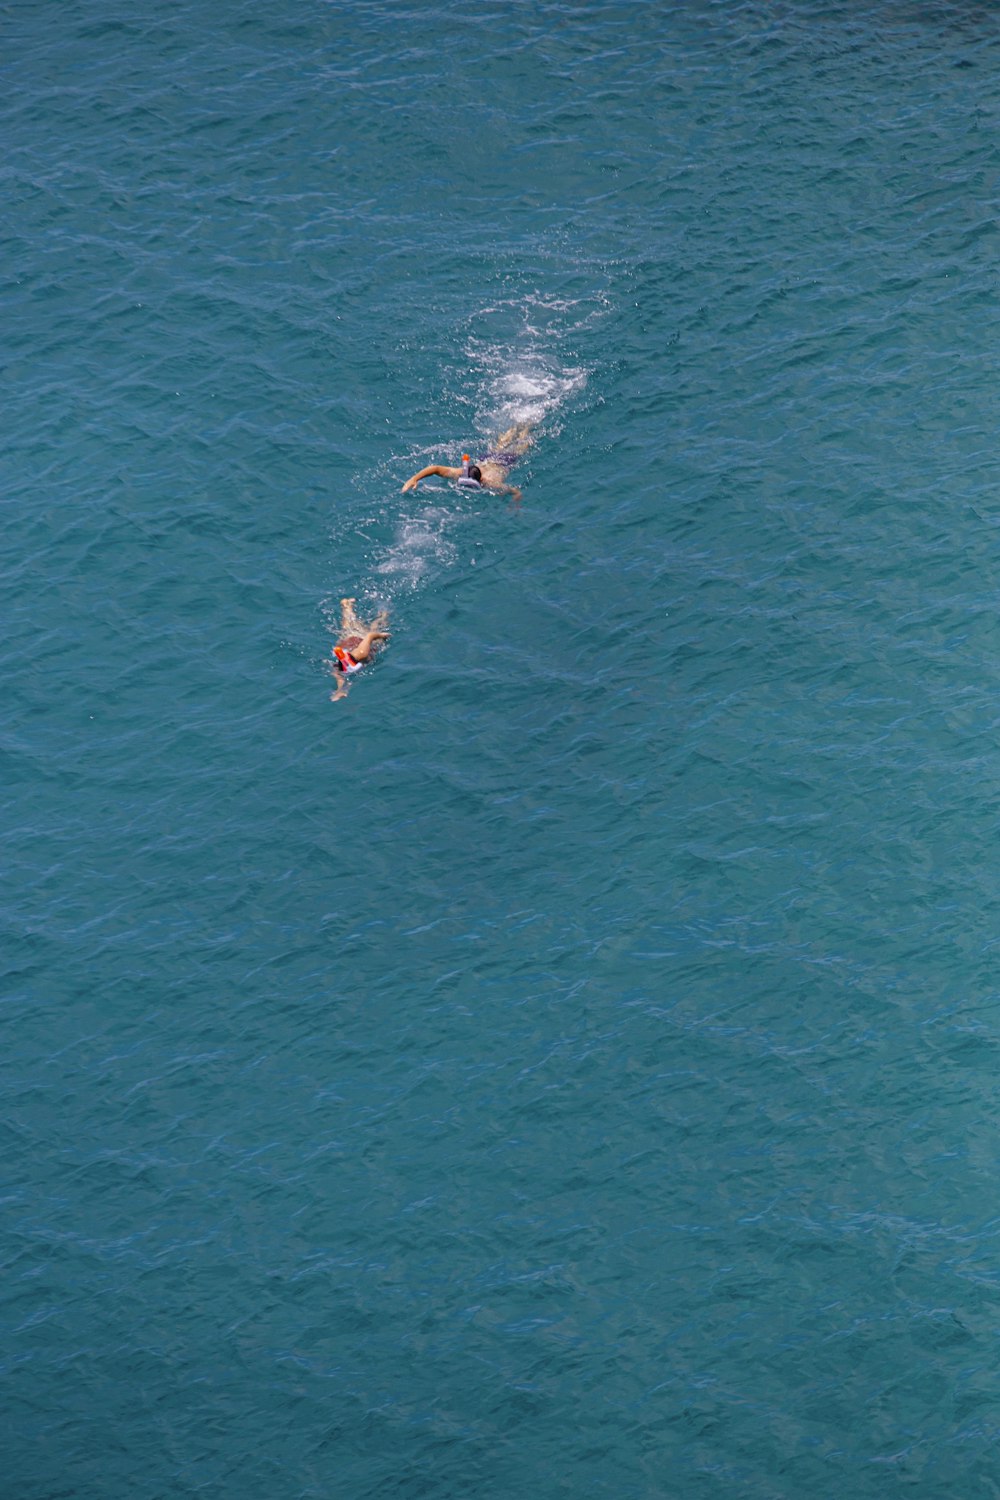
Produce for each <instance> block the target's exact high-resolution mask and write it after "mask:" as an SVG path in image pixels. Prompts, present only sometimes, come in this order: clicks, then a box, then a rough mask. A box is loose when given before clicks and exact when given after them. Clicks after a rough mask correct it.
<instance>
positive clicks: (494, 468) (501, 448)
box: [403, 422, 534, 500]
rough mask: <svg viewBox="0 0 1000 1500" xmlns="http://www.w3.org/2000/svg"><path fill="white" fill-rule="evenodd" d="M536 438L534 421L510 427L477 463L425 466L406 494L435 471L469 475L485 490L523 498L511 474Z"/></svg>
mask: <svg viewBox="0 0 1000 1500" xmlns="http://www.w3.org/2000/svg"><path fill="white" fill-rule="evenodd" d="M533 441H534V439H533V438H532V436H531V423H530V422H521V423H520V424H519V425H518V426H516V427H508V429H507V431H506V432H502V433H501V434H500V436H499V437H498V438H497V440H496V446H495V447H494V448H491V449H490V451H489V453H487V454H486V455H485V457H483V458H481V459H479V460H478V461H477V462H476V463H474V464H469V465H468V467H466V466H465V465H464V464H463V466H462V467H461V468H460V469H454V468H451V467H449V465H447V464H431V465H430V466H429V467H428V468H426V469H421V470H420V473H419V474H414V475H413V476H412V478H410V479H408V480H407V481H406V483H405V484H404V485H403V493H404V494H405V493H406V491H407V490H415V489H416V487H417V485H418V484H419V483H420V481H421V479H429V478H430V476H431V475H432V474H437V475H438V477H439V478H441V479H463V478H465V477H468V478H469V479H474V480H476V482H477V483H478V484H481V485H482V486H483V487H484V488H485V489H488V490H496V491H497V493H498V494H501V495H510V496H511V498H512V499H514V500H520V498H521V491H520V490H519V489H518V488H517V486H516V485H513V484H508V483H507V482H506V481H507V475H508V474H509V473H510V470H511V469H512V468H513V467H514V465H515V464H516V463H517V461H518V459H519V458H521V457H522V456H523V455H524V454H525V453H526V452H527V451H528V449H529V448H530V447H531V444H532V442H533Z"/></svg>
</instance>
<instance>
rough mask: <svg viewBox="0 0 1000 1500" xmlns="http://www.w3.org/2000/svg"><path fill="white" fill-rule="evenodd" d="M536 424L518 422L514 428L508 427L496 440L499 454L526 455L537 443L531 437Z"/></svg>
mask: <svg viewBox="0 0 1000 1500" xmlns="http://www.w3.org/2000/svg"><path fill="white" fill-rule="evenodd" d="M533 426H534V423H532V422H518V423H516V425H515V426H513V427H508V428H507V431H506V432H501V434H500V436H499V437H498V438H497V440H496V451H497V452H498V453H525V452H526V451H527V450H528V449H529V448H530V447H531V445H532V443H533V442H534V441H535V440H534V438H533V437H532V436H531V433H532V428H533Z"/></svg>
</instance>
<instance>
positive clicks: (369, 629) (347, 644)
mask: <svg viewBox="0 0 1000 1500" xmlns="http://www.w3.org/2000/svg"><path fill="white" fill-rule="evenodd" d="M354 604H355V601H354V600H353V599H341V601H340V637H339V639H338V641H337V644H336V645H335V646H334V648H333V666H332V668H331V670H332V672H333V675H334V677H336V679H337V691H336V692H335V693H331V694H330V702H331V703H336V702H337V699H338V698H346V697H347V679H348V677H350V676H351V675H352V673H354V672H358V671H360V670H361V668H362V667H363V666H364V664H365V662H366V661H369V660H370V659H371V655H372V651H373V650H374V648H375V646H376V645H377V644H378V642H379V641H387V640H388V639H389V632H388V630H386V629H385V628H384V627H385V626H386V625H387V624H388V623H389V616H388V615H387V614H386V612H385V610H383V611H382V613H381V614H379V615H377V616H376V617H375V619H374V620H373V621H372V623H371V624H370V625H365V624H364V623H363V621H361V620H359V619H358V617H357V615H356V614H355V613H354Z"/></svg>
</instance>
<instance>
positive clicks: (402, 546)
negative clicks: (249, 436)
mask: <svg viewBox="0 0 1000 1500" xmlns="http://www.w3.org/2000/svg"><path fill="white" fill-rule="evenodd" d="M459 519H460V517H459V516H458V515H457V514H456V513H455V512H454V511H450V510H446V509H445V508H444V507H443V506H431V507H428V508H427V509H426V510H421V511H420V512H419V513H418V514H416V515H409V516H404V517H402V519H401V520H400V522H399V526H398V529H397V532H396V537H395V540H394V541H393V542H392V544H391V545H390V546H389V548H388V550H387V551H386V552H385V555H384V556H383V557H382V558H381V560H380V561H379V562H377V563H376V565H375V572H376V573H377V574H378V576H379V577H380V578H384V579H387V580H391V581H392V582H394V583H395V584H397V585H401V586H403V587H405V588H409V589H415V588H418V587H419V586H420V584H421V583H422V582H423V581H424V579H425V578H426V577H427V575H428V573H430V572H431V571H432V570H440V569H444V568H447V567H450V566H452V565H453V563H454V562H455V559H456V557H457V556H458V550H457V548H456V546H455V543H454V542H453V541H452V540H451V539H450V537H449V535H448V533H449V531H450V530H452V529H453V528H454V526H455V523H456V521H458V520H459Z"/></svg>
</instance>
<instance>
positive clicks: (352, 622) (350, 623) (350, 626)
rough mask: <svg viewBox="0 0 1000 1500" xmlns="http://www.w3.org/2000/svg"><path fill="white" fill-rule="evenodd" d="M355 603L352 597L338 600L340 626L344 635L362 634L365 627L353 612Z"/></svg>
mask: <svg viewBox="0 0 1000 1500" xmlns="http://www.w3.org/2000/svg"><path fill="white" fill-rule="evenodd" d="M355 603H356V601H355V600H354V599H341V601H340V628H341V630H342V631H343V633H344V635H354V634H355V633H357V634H360V635H363V634H364V631H365V627H364V625H362V623H361V621H360V620H359V619H358V617H357V615H356V614H355V613H354V605H355Z"/></svg>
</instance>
